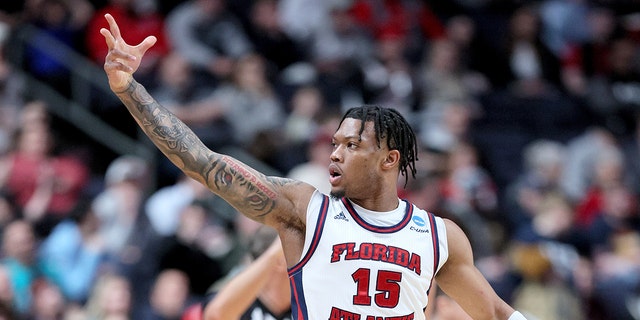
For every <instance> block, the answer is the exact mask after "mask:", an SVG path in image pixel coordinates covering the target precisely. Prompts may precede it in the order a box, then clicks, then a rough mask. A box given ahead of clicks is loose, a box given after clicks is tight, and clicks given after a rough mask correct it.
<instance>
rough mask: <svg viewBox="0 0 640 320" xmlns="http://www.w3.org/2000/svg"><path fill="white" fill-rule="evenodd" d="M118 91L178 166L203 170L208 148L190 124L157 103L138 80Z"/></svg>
mask: <svg viewBox="0 0 640 320" xmlns="http://www.w3.org/2000/svg"><path fill="white" fill-rule="evenodd" d="M117 95H118V97H119V98H120V100H122V102H123V103H124V104H125V106H127V109H128V110H129V112H130V113H131V114H132V115H133V117H134V118H135V120H136V121H137V122H138V124H139V125H140V127H141V128H142V130H143V131H144V132H145V133H146V134H147V136H149V138H150V139H151V140H152V141H153V142H154V143H155V144H156V146H157V147H158V148H159V149H160V150H161V151H162V152H163V153H165V154H166V155H167V156H168V157H169V158H170V159H171V160H172V161H173V162H174V163H175V164H176V165H177V166H178V167H179V168H181V169H183V170H189V171H192V172H196V173H198V174H200V175H203V174H204V172H202V169H203V167H202V166H203V165H204V164H207V163H209V159H207V156H206V155H207V154H208V152H206V151H208V150H207V148H206V147H205V146H204V144H203V143H202V142H201V141H200V139H198V137H197V136H196V135H195V134H194V133H193V131H191V129H189V127H187V125H185V124H184V123H183V122H182V121H180V120H179V119H178V118H177V117H176V116H175V115H173V114H172V113H171V112H169V111H168V110H166V109H165V108H164V107H162V106H161V105H160V104H158V103H157V102H156V101H155V100H154V99H153V97H151V95H149V93H148V92H147V91H146V89H145V88H144V87H143V86H142V85H140V84H139V83H137V82H136V81H132V82H131V83H130V84H129V87H128V88H127V90H125V91H123V92H119V93H118V94H117Z"/></svg>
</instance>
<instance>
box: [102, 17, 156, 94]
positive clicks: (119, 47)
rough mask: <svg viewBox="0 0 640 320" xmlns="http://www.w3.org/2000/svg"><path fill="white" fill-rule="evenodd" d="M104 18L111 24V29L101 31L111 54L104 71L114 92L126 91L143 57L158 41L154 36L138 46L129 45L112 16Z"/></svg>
mask: <svg viewBox="0 0 640 320" xmlns="http://www.w3.org/2000/svg"><path fill="white" fill-rule="evenodd" d="M104 17H105V18H106V19H107V22H109V29H110V30H107V29H106V28H102V29H100V34H102V35H103V36H104V39H105V41H106V42H107V46H108V48H109V52H108V53H107V57H106V58H105V61H104V71H105V72H106V73H107V77H108V78H109V86H110V87H111V90H113V91H114V92H122V91H124V90H125V89H126V88H127V86H128V85H129V83H130V82H131V81H132V79H133V73H134V72H136V70H138V67H139V66H140V61H141V60H142V56H143V55H144V53H145V52H147V50H148V49H149V48H151V47H152V46H153V45H154V44H155V43H156V41H157V40H158V39H157V38H156V37H154V36H148V37H146V38H145V39H144V40H143V41H142V42H140V43H139V44H138V45H134V46H132V45H129V44H127V43H126V42H125V41H124V39H122V36H121V35H120V28H119V27H118V24H117V23H116V21H115V19H114V18H113V17H112V16H111V15H110V14H108V13H107V14H105V15H104Z"/></svg>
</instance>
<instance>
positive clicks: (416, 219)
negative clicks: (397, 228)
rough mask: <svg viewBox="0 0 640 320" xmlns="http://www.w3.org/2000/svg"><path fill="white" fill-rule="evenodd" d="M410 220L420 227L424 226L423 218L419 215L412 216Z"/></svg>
mask: <svg viewBox="0 0 640 320" xmlns="http://www.w3.org/2000/svg"><path fill="white" fill-rule="evenodd" d="M411 220H413V223H415V224H417V225H418V226H420V227H424V226H425V222H424V219H422V218H420V217H419V216H413V217H412V218H411Z"/></svg>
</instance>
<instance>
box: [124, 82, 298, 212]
mask: <svg viewBox="0 0 640 320" xmlns="http://www.w3.org/2000/svg"><path fill="white" fill-rule="evenodd" d="M117 95H118V97H119V98H120V100H122V102H123V103H124V104H125V105H126V106H127V109H128V110H129V112H130V113H131V114H132V115H133V117H134V118H135V120H136V121H137V122H138V124H139V125H140V127H141V128H142V130H143V131H144V132H145V133H146V134H147V136H149V138H150V139H151V140H152V141H153V142H154V143H155V145H156V146H157V147H158V148H159V149H160V150H161V151H162V152H163V153H164V154H165V155H166V156H167V157H168V158H169V159H170V160H171V161H172V162H173V163H174V164H175V165H176V166H178V168H180V169H181V170H183V171H184V172H185V173H186V174H188V175H189V176H190V177H192V178H194V179H196V180H199V181H200V182H202V183H204V184H206V185H207V186H208V187H209V188H210V189H211V191H213V192H214V193H216V194H218V195H219V196H221V197H222V198H223V199H225V200H226V201H227V202H229V203H230V204H231V205H232V206H234V207H235V208H236V209H238V210H239V211H241V212H242V213H244V214H245V215H247V216H248V217H249V218H252V219H254V220H264V219H265V216H267V215H268V214H270V213H272V212H273V211H274V210H275V208H276V206H277V205H278V202H277V201H278V200H279V194H280V193H281V192H282V190H283V187H285V186H287V185H289V184H295V183H299V182H296V181H293V180H289V179H283V178H276V177H266V176H265V175H263V174H261V173H259V172H257V171H255V170H253V169H252V168H250V167H249V166H247V165H245V164H243V163H241V162H239V161H237V160H235V159H233V158H232V157H229V156H225V155H222V154H218V153H215V152H213V151H211V150H209V149H208V148H207V147H206V146H205V145H204V144H203V143H202V142H201V141H200V139H198V137H197V136H196V135H195V134H194V133H193V131H191V129H189V127H188V126H187V125H186V124H184V123H183V122H182V121H180V119H178V118H177V117H176V116H175V115H174V114H173V113H171V112H169V111H168V110H167V109H165V108H164V107H162V106H161V105H160V104H158V102H156V101H155V100H154V99H153V98H152V97H151V96H150V95H149V93H148V92H147V91H146V90H145V88H144V87H143V86H142V85H140V84H139V83H137V82H135V81H133V82H132V83H131V84H130V85H129V87H128V88H127V90H125V91H123V92H119V93H117Z"/></svg>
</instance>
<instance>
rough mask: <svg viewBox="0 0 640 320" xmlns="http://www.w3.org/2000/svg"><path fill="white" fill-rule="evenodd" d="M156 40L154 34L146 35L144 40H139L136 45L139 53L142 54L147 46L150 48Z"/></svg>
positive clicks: (147, 48)
mask: <svg viewBox="0 0 640 320" xmlns="http://www.w3.org/2000/svg"><path fill="white" fill-rule="evenodd" d="M157 41H158V39H157V38H156V37H154V36H148V37H146V38H145V39H144V40H142V42H140V44H139V45H137V46H136V47H137V49H138V50H139V51H140V53H141V54H144V53H145V52H147V50H149V48H151V47H152V46H153V45H154V44H155V43H156V42H157Z"/></svg>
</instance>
